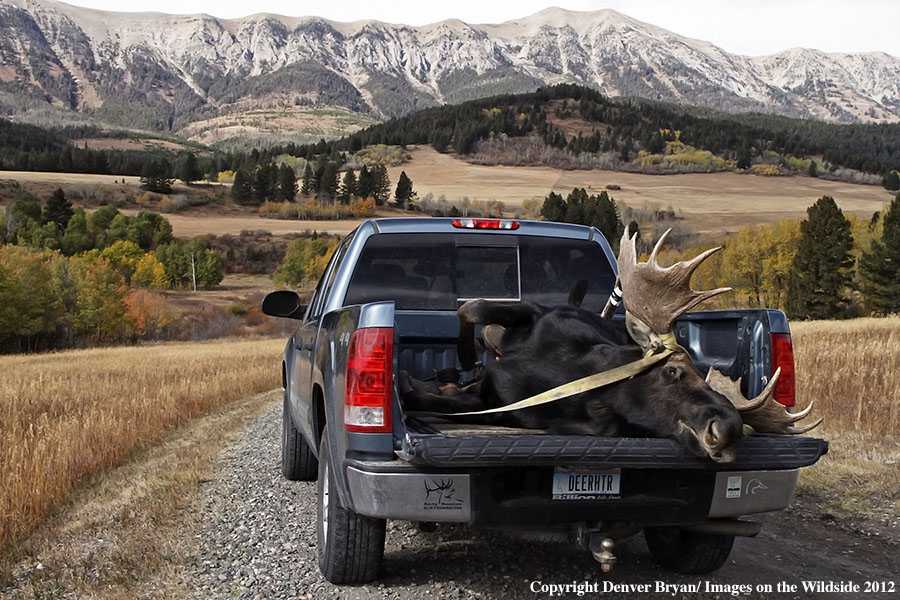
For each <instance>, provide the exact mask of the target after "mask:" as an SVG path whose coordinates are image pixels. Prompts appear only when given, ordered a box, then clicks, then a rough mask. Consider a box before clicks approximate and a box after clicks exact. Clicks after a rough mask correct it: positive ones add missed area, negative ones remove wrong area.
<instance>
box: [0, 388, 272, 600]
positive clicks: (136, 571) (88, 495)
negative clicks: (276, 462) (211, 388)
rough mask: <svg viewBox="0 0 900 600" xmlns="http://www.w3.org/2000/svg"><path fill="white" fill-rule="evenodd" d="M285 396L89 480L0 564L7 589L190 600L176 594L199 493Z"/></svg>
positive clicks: (203, 426) (267, 397)
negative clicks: (225, 454)
mask: <svg viewBox="0 0 900 600" xmlns="http://www.w3.org/2000/svg"><path fill="white" fill-rule="evenodd" d="M280 398H281V392H280V390H277V389H276V390H270V391H268V392H262V393H260V394H254V395H252V396H247V397H246V398H243V399H241V400H238V401H236V402H231V403H229V404H227V405H225V406H223V407H221V408H219V409H216V410H213V411H212V412H211V413H210V414H208V415H203V416H202V417H199V418H195V419H191V420H190V421H189V422H188V423H186V424H185V425H184V426H182V427H178V428H177V429H176V430H175V431H174V432H172V433H171V434H169V435H167V436H165V438H164V439H162V440H161V441H160V442H159V443H158V444H153V445H152V446H150V447H148V448H146V449H144V450H141V451H139V452H136V453H134V455H133V456H129V459H128V460H127V461H125V463H124V464H123V465H122V466H119V467H115V468H112V469H108V470H105V471H103V472H102V473H101V474H99V475H97V476H95V477H91V478H90V481H89V482H88V483H87V484H86V485H83V486H81V487H80V488H79V489H78V490H76V491H75V492H73V493H72V494H71V496H70V498H69V500H67V501H66V503H65V506H64V508H63V509H62V510H60V511H54V515H53V516H52V517H50V518H48V519H46V520H44V521H43V522H42V523H41V524H40V525H39V526H38V527H37V528H36V529H35V531H34V532H33V533H32V534H30V535H29V536H28V537H27V539H26V540H24V541H23V542H22V543H21V544H18V545H17V547H16V552H15V553H14V555H11V556H9V557H8V559H7V560H5V561H4V560H0V589H2V588H3V586H4V582H10V583H11V585H12V587H11V588H8V589H6V590H5V591H6V592H7V593H9V594H10V596H11V597H13V598H21V599H22V600H30V599H35V600H37V599H49V598H61V597H71V598H96V599H98V600H99V599H106V598H109V599H111V600H112V599H115V600H118V599H120V598H147V599H150V598H160V599H168V598H184V597H188V596H190V594H189V593H187V592H186V591H185V590H184V589H176V588H177V587H178V585H179V582H181V581H185V580H187V581H190V580H191V578H190V572H189V569H188V568H187V567H186V565H189V564H190V563H191V560H192V557H194V556H196V552H197V545H198V544H197V542H196V538H195V537H194V534H195V533H196V532H197V531H198V529H199V528H200V527H201V525H202V522H203V519H204V518H205V517H206V516H207V515H206V513H205V511H204V509H203V503H202V494H199V493H198V489H199V487H200V485H201V484H202V483H203V482H205V481H209V480H210V479H213V478H215V477H217V476H218V470H219V469H220V468H221V464H220V463H219V453H220V452H221V450H222V449H223V448H224V447H225V446H227V445H228V444H229V443H231V442H232V441H234V440H235V439H237V438H238V437H239V436H240V435H241V434H242V433H243V432H244V431H245V430H246V428H247V427H248V426H249V425H250V424H251V423H252V422H253V421H255V420H256V419H258V418H259V416H260V414H261V413H262V412H264V411H267V410H269V409H271V407H272V404H273V403H277V402H278V401H279V400H280ZM3 593H4V592H0V597H5V596H3Z"/></svg>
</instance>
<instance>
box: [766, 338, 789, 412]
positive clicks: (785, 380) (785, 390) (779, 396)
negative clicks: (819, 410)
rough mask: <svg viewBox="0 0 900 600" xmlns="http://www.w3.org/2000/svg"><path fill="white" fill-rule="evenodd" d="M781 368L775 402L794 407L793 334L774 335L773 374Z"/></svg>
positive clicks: (776, 385) (776, 386)
mask: <svg viewBox="0 0 900 600" xmlns="http://www.w3.org/2000/svg"><path fill="white" fill-rule="evenodd" d="M778 367H781V376H780V377H779V378H778V383H777V384H775V401H776V402H778V403H780V404H783V405H784V406H794V403H795V398H794V384H795V376H794V346H793V345H792V344H791V334H789V333H773V334H772V373H773V374H774V373H775V369H777V368H778Z"/></svg>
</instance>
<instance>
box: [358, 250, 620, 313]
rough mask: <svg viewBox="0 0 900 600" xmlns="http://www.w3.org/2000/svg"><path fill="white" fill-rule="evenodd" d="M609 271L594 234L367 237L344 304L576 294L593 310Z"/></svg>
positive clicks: (432, 304) (608, 285)
mask: <svg viewBox="0 0 900 600" xmlns="http://www.w3.org/2000/svg"><path fill="white" fill-rule="evenodd" d="M614 282H615V276H614V275H613V273H612V269H611V267H610V265H609V263H608V261H607V260H606V256H605V255H604V253H603V250H602V248H601V247H600V245H599V244H597V243H595V242H589V241H582V240H569V239H556V238H546V237H539V236H515V237H513V236H498V235H494V236H492V235H491V234H465V235H457V234H437V235H435V234H381V235H375V236H372V237H371V238H369V240H368V241H367V243H366V246H365V248H364V249H363V251H362V254H361V256H360V260H359V262H358V263H357V265H356V269H355V271H354V273H353V277H352V279H351V283H350V286H349V288H348V290H347V295H346V298H345V301H344V304H345V305H350V304H362V303H366V302H374V301H378V300H393V301H394V302H395V303H396V306H397V308H398V309H399V310H456V309H457V308H458V307H459V304H460V303H461V302H464V301H465V300H468V299H471V298H491V299H506V300H517V299H522V300H527V301H531V302H537V303H539V304H545V305H555V304H567V303H569V302H570V300H571V301H575V302H577V301H579V300H580V301H581V306H582V307H584V308H587V309H588V310H592V311H595V312H599V311H600V310H602V309H603V306H604V305H605V304H606V300H607V298H608V297H609V293H610V291H611V290H612V286H613V283H614Z"/></svg>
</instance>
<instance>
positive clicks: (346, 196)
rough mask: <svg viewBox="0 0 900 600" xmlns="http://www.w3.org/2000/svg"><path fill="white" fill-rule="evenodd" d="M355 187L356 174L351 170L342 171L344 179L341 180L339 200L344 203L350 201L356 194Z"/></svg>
mask: <svg viewBox="0 0 900 600" xmlns="http://www.w3.org/2000/svg"><path fill="white" fill-rule="evenodd" d="M356 188H357V186H356V175H355V174H354V173H353V171H352V170H348V171H347V172H346V173H344V179H343V180H342V181H341V189H340V191H339V194H338V195H339V197H340V199H341V202H343V203H345V204H346V203H348V202H350V200H351V199H352V198H353V197H354V196H356V193H357V192H356Z"/></svg>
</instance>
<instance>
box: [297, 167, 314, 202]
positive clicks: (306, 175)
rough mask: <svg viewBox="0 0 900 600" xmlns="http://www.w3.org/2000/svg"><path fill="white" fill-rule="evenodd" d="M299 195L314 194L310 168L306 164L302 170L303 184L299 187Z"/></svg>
mask: <svg viewBox="0 0 900 600" xmlns="http://www.w3.org/2000/svg"><path fill="white" fill-rule="evenodd" d="M300 193H301V194H303V195H304V196H311V195H312V194H314V193H316V191H315V190H314V189H313V170H312V166H311V165H310V164H309V163H308V162H307V163H306V168H305V169H303V183H302V184H301V185H300Z"/></svg>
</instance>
